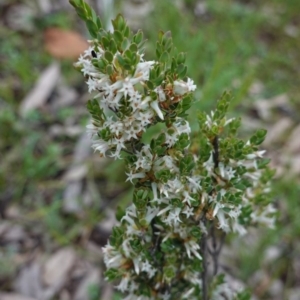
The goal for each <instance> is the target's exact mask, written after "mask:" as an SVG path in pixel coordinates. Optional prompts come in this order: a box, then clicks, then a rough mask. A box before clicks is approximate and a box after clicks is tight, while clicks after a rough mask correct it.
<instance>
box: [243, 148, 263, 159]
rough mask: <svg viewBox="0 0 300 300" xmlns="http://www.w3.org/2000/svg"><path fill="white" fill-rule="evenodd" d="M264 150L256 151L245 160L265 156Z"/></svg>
mask: <svg viewBox="0 0 300 300" xmlns="http://www.w3.org/2000/svg"><path fill="white" fill-rule="evenodd" d="M265 152H266V150H261V151H256V152H254V153H251V154H248V155H246V158H247V159H256V158H257V157H260V158H261V157H263V155H264V154H265Z"/></svg>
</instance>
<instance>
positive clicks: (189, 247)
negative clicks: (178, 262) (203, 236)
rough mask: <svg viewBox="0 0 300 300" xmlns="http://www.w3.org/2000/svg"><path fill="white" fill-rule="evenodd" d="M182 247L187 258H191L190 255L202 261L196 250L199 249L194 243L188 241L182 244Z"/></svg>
mask: <svg viewBox="0 0 300 300" xmlns="http://www.w3.org/2000/svg"><path fill="white" fill-rule="evenodd" d="M184 247H185V249H186V252H187V255H188V257H189V258H191V253H192V254H194V255H195V256H196V257H197V258H198V259H200V260H202V257H201V255H200V253H199V252H198V250H199V249H200V246H199V245H198V244H197V243H196V242H195V241H194V240H189V241H186V242H185V243H184Z"/></svg>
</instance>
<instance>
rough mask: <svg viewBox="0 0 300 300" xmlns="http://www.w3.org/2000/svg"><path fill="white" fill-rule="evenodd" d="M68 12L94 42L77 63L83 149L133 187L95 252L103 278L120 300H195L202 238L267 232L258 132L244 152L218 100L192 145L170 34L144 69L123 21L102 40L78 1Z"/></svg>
mask: <svg viewBox="0 0 300 300" xmlns="http://www.w3.org/2000/svg"><path fill="white" fill-rule="evenodd" d="M71 3H72V5H73V6H74V7H75V8H76V10H77V12H78V14H79V15H80V16H81V17H82V18H83V19H84V20H85V21H86V23H87V26H88V28H89V31H90V33H91V35H92V37H93V39H92V40H91V41H90V48H89V49H88V50H86V51H85V53H84V54H83V55H82V56H81V57H80V58H79V61H78V62H77V63H76V67H78V68H79V70H80V71H81V72H82V73H83V74H84V76H86V78H87V85H88V89H89V92H91V93H94V98H93V100H90V101H89V102H88V105H87V107H88V110H89V112H90V114H91V117H92V122H91V124H90V125H88V132H89V133H90V135H91V137H92V140H93V145H92V147H93V148H94V149H95V151H98V152H100V154H101V155H102V156H105V155H109V156H110V157H113V158H115V159H120V158H125V159H126V162H127V168H128V171H127V173H126V174H127V181H130V182H131V183H132V184H133V185H134V193H133V201H132V204H131V205H130V206H129V207H128V208H127V209H126V211H125V212H124V213H123V215H122V217H120V219H119V221H120V224H119V225H117V226H115V227H114V228H113V232H112V235H111V237H110V240H109V242H108V244H107V245H106V246H105V247H104V248H103V253H104V261H105V264H106V267H107V271H106V278H107V279H108V280H115V279H118V280H119V284H118V286H117V289H118V290H120V291H121V292H123V293H126V294H127V296H126V298H124V299H127V300H130V299H132V300H133V299H140V300H148V299H164V300H167V299H174V298H175V297H180V299H199V295H201V293H204V292H203V284H204V283H203V280H202V277H203V276H202V275H203V272H204V271H203V266H202V256H203V255H205V253H203V252H202V249H201V247H200V244H201V243H200V241H201V239H202V237H203V236H205V235H207V234H208V229H210V228H212V227H214V228H218V229H220V230H222V231H225V232H229V231H233V232H238V233H240V234H244V233H246V228H247V227H248V226H249V225H253V224H256V223H264V224H266V225H268V226H273V224H274V217H273V215H274V210H273V208H272V206H271V205H270V203H269V200H268V197H267V194H268V192H269V190H270V188H269V185H268V182H269V179H270V178H271V177H272V175H273V173H272V171H270V170H269V169H268V168H267V167H266V166H267V164H268V160H265V159H263V158H262V155H263V151H259V149H258V145H259V144H261V143H262V141H263V139H264V137H265V134H266V132H265V131H264V130H260V131H257V132H256V133H255V134H254V135H253V136H252V137H251V138H250V139H249V141H247V142H246V143H245V142H243V141H242V140H240V139H238V138H236V137H235V135H236V131H237V129H238V127H239V120H238V119H229V120H227V119H226V117H225V114H226V111H227V108H228V105H229V100H230V99H229V96H228V94H224V96H223V97H222V98H221V100H220V101H219V102H218V105H217V108H216V110H215V111H214V112H212V113H211V114H210V115H207V114H205V113H201V114H200V115H199V124H200V132H199V134H197V137H196V138H194V139H193V140H191V139H190V133H191V129H190V126H189V123H188V121H187V118H186V117H187V114H186V111H187V110H188V109H189V107H190V105H191V103H192V99H193V96H192V93H193V91H194V90H195V89H196V86H195V85H194V82H193V81H192V80H191V79H190V78H188V77H187V76H186V72H187V68H186V66H185V65H184V62H185V54H184V53H178V52H177V50H176V49H175V48H174V47H173V44H172V39H171V37H170V34H169V33H163V32H160V33H159V38H158V42H157V48H156V60H155V61H154V60H151V61H147V60H146V59H145V58H144V54H143V45H144V41H143V35H142V32H141V31H139V32H137V33H136V34H135V35H133V34H132V33H131V32H130V30H129V28H128V26H127V24H126V22H125V20H124V19H123V17H122V16H120V15H119V16H118V17H117V18H116V19H115V20H113V27H114V31H113V32H107V31H105V30H104V29H103V28H102V25H101V22H100V20H99V18H97V17H95V14H94V12H93V11H92V10H91V8H90V7H89V6H88V5H87V4H86V3H85V2H84V1H83V0H72V1H71ZM157 123H161V124H162V125H163V127H164V129H163V130H162V131H161V132H160V133H157V134H156V135H154V136H153V138H152V140H151V142H150V143H149V144H145V143H144V142H143V133H144V132H145V131H146V130H147V129H148V128H149V127H151V126H154V125H156V124H157ZM191 143H193V147H189V146H190V144H191ZM190 149H193V150H190ZM216 293H217V289H216V291H215V294H216Z"/></svg>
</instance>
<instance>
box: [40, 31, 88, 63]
mask: <svg viewBox="0 0 300 300" xmlns="http://www.w3.org/2000/svg"><path fill="white" fill-rule="evenodd" d="M44 41H45V49H46V51H47V52H49V53H50V54H51V55H52V56H53V57H54V58H58V59H61V58H70V59H77V58H78V57H79V55H80V54H81V53H82V52H83V51H84V50H86V49H87V48H88V46H89V45H88V43H87V41H86V40H85V38H84V37H82V36H81V35H80V34H78V33H77V32H74V31H70V30H63V29H60V28H48V29H46V30H45V32H44Z"/></svg>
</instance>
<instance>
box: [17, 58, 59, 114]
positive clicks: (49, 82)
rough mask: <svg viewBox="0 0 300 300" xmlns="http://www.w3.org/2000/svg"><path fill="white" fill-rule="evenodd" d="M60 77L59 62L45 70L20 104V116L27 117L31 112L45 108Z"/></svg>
mask: <svg viewBox="0 0 300 300" xmlns="http://www.w3.org/2000/svg"><path fill="white" fill-rule="evenodd" d="M59 76H60V66H59V64H58V63H57V62H54V63H52V64H51V65H50V66H48V67H47V69H46V70H44V71H43V72H42V73H41V75H40V78H39V80H38V81H37V83H36V84H35V86H34V88H33V89H32V90H31V91H30V92H29V93H28V95H27V96H26V97H25V99H23V100H22V102H21V104H20V114H21V115H25V114H26V113H27V112H29V111H30V110H33V109H36V108H37V107H41V106H43V105H44V104H45V103H46V101H47V99H48V98H49V96H50V95H51V93H52V91H53V89H54V88H55V86H56V84H57V81H58V80H59Z"/></svg>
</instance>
